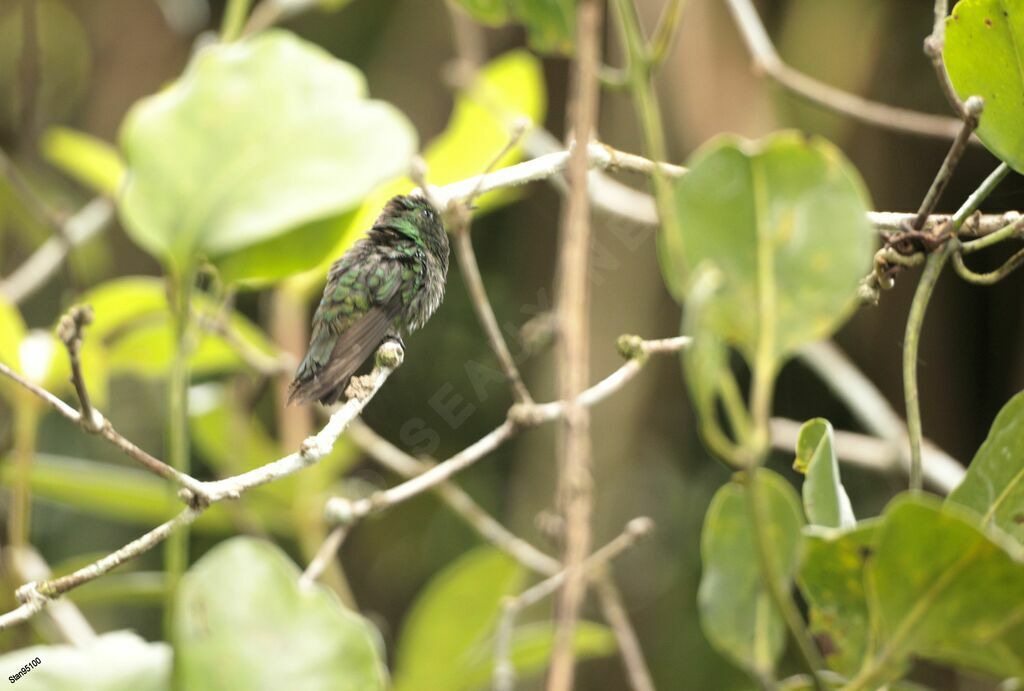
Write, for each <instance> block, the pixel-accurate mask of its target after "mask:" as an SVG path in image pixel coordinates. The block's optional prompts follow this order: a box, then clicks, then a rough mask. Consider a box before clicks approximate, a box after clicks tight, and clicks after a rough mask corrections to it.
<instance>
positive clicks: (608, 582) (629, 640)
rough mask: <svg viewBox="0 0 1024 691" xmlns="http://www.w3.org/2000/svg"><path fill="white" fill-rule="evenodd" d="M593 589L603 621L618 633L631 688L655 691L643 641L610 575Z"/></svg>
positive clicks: (599, 578) (598, 578) (596, 583)
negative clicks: (642, 646) (638, 635)
mask: <svg viewBox="0 0 1024 691" xmlns="http://www.w3.org/2000/svg"><path fill="white" fill-rule="evenodd" d="M594 586H595V590H596V592H597V598H598V601H599V602H600V603H601V611H602V613H603V614H604V619H605V621H607V622H608V626H610V627H611V628H612V631H613V632H615V640H616V641H618V643H619V654H620V655H621V656H622V661H623V663H625V665H626V676H627V677H628V678H629V684H630V687H631V688H632V689H633V691H654V680H653V679H651V672H650V670H649V669H648V668H647V661H646V660H645V659H644V651H643V648H641V647H640V641H639V639H637V636H636V631H635V630H634V629H633V624H632V622H630V620H629V614H627V612H626V606H625V605H624V604H623V602H622V594H621V593H619V589H618V588H616V587H615V582H614V581H613V580H612V577H611V574H609V573H603V574H601V575H599V576H598V577H597V578H595V579H594Z"/></svg>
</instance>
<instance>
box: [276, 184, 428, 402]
mask: <svg viewBox="0 0 1024 691" xmlns="http://www.w3.org/2000/svg"><path fill="white" fill-rule="evenodd" d="M447 276H448V234H447V233H446V232H445V228H444V222H443V221H442V220H441V214H440V213H439V212H438V210H437V209H436V208H434V206H433V204H431V203H430V201H428V200H427V199H426V198H424V197H422V196H419V195H400V196H397V197H393V198H392V199H391V200H390V201H389V202H388V203H387V205H385V207H384V210H383V211H382V212H381V214H380V216H378V217H377V220H376V221H375V222H374V224H373V226H372V227H371V228H370V230H369V231H368V233H367V235H366V237H364V238H362V239H361V240H359V241H357V242H356V243H355V244H354V245H352V247H351V248H350V249H349V250H348V251H347V252H345V254H343V255H342V256H341V258H340V259H338V260H337V261H336V262H334V264H333V265H332V266H331V269H330V271H329V272H328V274H327V285H326V286H325V287H324V294H323V298H321V300H320V304H319V305H318V306H317V308H316V313H315V314H314V315H313V327H312V334H311V336H310V341H309V349H308V351H307V353H306V357H305V358H303V360H302V363H301V364H300V365H299V368H298V370H297V371H296V372H295V379H294V381H292V383H291V387H290V388H289V391H288V402H289V403H291V402H293V401H297V402H300V403H302V402H310V401H316V400H318V401H320V402H321V403H323V404H324V405H330V404H332V403H336V402H337V401H338V400H339V399H341V398H343V397H344V395H345V388H346V387H347V386H348V381H349V379H350V378H351V377H352V375H353V374H355V372H356V370H358V369H359V368H360V366H362V364H363V362H365V361H366V359H367V358H368V357H369V356H370V355H371V354H372V353H373V352H375V351H376V350H377V347H378V346H379V345H380V344H381V343H383V342H384V341H386V340H389V339H390V340H396V341H398V342H399V343H402V332H403V331H404V332H406V333H411V332H413V331H415V330H417V329H419V328H420V327H422V326H423V325H424V324H426V322H427V320H428V319H430V316H431V315H432V314H433V313H434V311H435V310H436V309H437V308H438V306H439V305H440V304H441V300H442V299H444V286H445V280H446V278H447Z"/></svg>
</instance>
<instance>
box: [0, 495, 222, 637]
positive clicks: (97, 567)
mask: <svg viewBox="0 0 1024 691" xmlns="http://www.w3.org/2000/svg"><path fill="white" fill-rule="evenodd" d="M201 513H202V509H197V508H193V507H188V508H186V509H185V510H183V511H182V512H181V513H179V514H178V515H177V516H175V517H174V518H172V519H171V520H169V521H167V522H166V523H163V524H161V525H159V526H157V527H156V528H154V529H153V530H151V531H149V532H148V533H146V534H145V535H143V536H142V537H140V538H138V539H137V540H133V541H132V542H129V543H128V544H127V545H125V546H124V547H122V548H121V549H119V550H117V551H116V552H112V553H110V554H108V555H107V556H105V557H103V558H102V559H99V560H97V561H95V562H93V563H92V564H89V565H88V566H84V567H82V568H80V569H78V570H77V571H75V572H73V573H70V574H68V575H67V576H61V577H60V578H53V579H50V580H46V581H32V582H30V583H26V584H25V585H23V586H21V587H20V588H18V590H17V593H16V594H17V597H18V600H19V601H20V602H21V603H22V604H21V606H19V607H18V608H17V609H14V610H11V611H10V612H7V613H6V614H3V615H0V631H3V630H4V629H6V628H8V627H10V626H13V625H15V624H20V623H22V622H26V621H28V620H29V619H31V618H32V617H33V616H34V615H36V614H37V613H39V612H40V611H42V609H43V608H44V607H45V606H46V605H47V604H48V603H49V602H50V601H51V600H54V599H56V598H58V597H60V596H61V595H63V594H64V593H66V592H68V591H69V590H71V589H73V588H76V587H78V586H80V585H82V584H83V583H87V582H89V581H91V580H93V579H96V578H99V577H100V576H102V575H103V574H105V573H107V572H109V571H111V570H112V569H114V568H116V567H118V566H120V565H121V564H123V563H124V562H126V561H128V560H130V559H134V558H135V557H137V556H139V555H140V554H143V553H144V552H148V551H149V550H151V549H153V548H154V547H156V546H157V545H159V544H160V543H161V542H163V541H164V540H165V539H167V536H168V535H170V534H171V533H172V532H174V531H175V530H177V529H178V528H180V527H182V526H185V525H188V524H190V523H192V522H193V521H194V520H196V518H198V517H199V515H200V514H201Z"/></svg>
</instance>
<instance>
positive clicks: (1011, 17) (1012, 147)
mask: <svg viewBox="0 0 1024 691" xmlns="http://www.w3.org/2000/svg"><path fill="white" fill-rule="evenodd" d="M1021 46H1024V2H1021V0H961V2H958V3H957V4H956V6H955V7H954V8H953V14H952V15H951V16H950V17H949V18H948V19H947V20H946V43H945V48H944V50H943V58H944V61H945V64H946V71H947V72H948V73H949V79H950V81H951V82H952V83H953V88H955V89H956V92H957V94H959V95H960V97H961V98H964V99H966V98H969V97H970V96H981V97H982V98H984V99H985V111H984V112H983V113H982V116H981V122H980V124H979V125H978V130H977V134H978V137H979V138H980V139H981V141H983V142H984V143H985V146H987V147H988V148H989V150H991V151H992V153H994V154H995V155H996V156H998V157H999V158H1001V159H1003V160H1004V161H1006V162H1007V163H1009V164H1010V165H1011V166H1012V167H1013V168H1014V169H1015V170H1017V171H1018V172H1020V171H1024V123H1022V122H1021V118H1020V112H1021V103H1022V102H1024V71H1022V66H1024V55H1022V53H1021Z"/></svg>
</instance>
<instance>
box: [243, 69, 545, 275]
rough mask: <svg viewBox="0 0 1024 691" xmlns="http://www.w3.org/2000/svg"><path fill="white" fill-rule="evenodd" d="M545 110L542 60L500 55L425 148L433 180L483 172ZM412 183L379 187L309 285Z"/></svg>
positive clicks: (503, 199)
mask: <svg viewBox="0 0 1024 691" xmlns="http://www.w3.org/2000/svg"><path fill="white" fill-rule="evenodd" d="M546 110H547V92H546V91H545V89H544V71H543V67H542V65H541V63H540V60H538V59H537V58H536V57H535V56H533V55H531V54H530V53H529V52H527V51H525V50H513V51H509V52H508V53H505V54H504V55H501V56H499V57H497V58H495V59H494V60H492V61H491V62H489V63H488V64H487V65H485V66H484V67H483V68H482V69H481V70H480V72H479V73H478V74H477V77H476V80H475V81H474V83H473V84H472V86H470V88H468V89H466V90H464V91H460V92H459V93H458V94H457V95H456V97H455V104H454V106H453V108H452V114H451V117H450V118H449V120H448V125H447V127H445V129H444V131H443V132H442V133H441V134H440V135H438V136H437V137H436V138H434V139H433V140H431V142H430V143H429V144H428V145H427V147H426V149H425V151H424V152H423V158H424V160H425V161H426V164H427V169H428V171H429V174H430V182H431V184H434V185H446V184H448V183H452V182H456V181H459V180H464V179H466V178H468V177H471V176H473V175H479V174H480V173H482V172H484V170H485V169H486V168H487V166H489V165H491V164H492V163H494V161H495V158H496V157H497V156H498V155H499V154H501V153H502V151H504V150H505V148H506V147H507V146H508V138H509V127H510V124H511V123H512V122H514V121H515V120H517V119H526V120H527V121H529V122H531V123H541V122H544V116H545V113H546ZM521 157H522V148H521V147H513V148H512V149H511V150H509V151H505V154H504V155H503V156H502V157H501V158H500V159H499V160H498V162H497V165H498V166H499V167H500V166H506V165H510V164H512V163H515V162H516V161H518V160H519V159H520V158H521ZM413 187H414V184H413V182H412V181H411V180H409V179H408V178H406V177H401V178H398V179H395V180H391V181H389V182H387V183H386V184H384V185H381V186H380V187H379V188H378V189H376V190H375V191H374V192H373V194H371V195H370V196H369V197H368V198H367V199H366V201H365V202H364V203H363V205H362V206H361V207H360V208H359V210H358V212H357V213H356V214H355V215H354V216H353V217H351V218H347V219H346V220H348V226H347V228H346V230H345V232H344V234H343V235H342V239H341V241H340V242H339V243H338V244H337V245H336V246H335V247H334V249H333V250H332V251H330V252H327V253H326V254H325V255H323V256H321V257H319V259H320V262H321V263H320V265H319V266H318V267H317V268H316V269H315V270H314V271H311V272H309V274H308V275H307V277H306V279H307V280H305V281H304V283H305V284H306V285H305V287H306V288H308V289H310V290H312V289H314V288H315V289H316V290H319V289H320V288H321V287H322V286H323V277H324V275H325V274H326V273H327V270H328V268H329V267H330V265H331V263H332V262H333V261H334V260H335V259H336V258H337V257H339V256H340V255H341V254H342V252H344V251H345V250H346V249H348V247H349V245H351V244H352V243H353V242H355V240H356V239H357V238H358V237H359V236H360V235H361V234H362V233H364V232H365V231H366V230H367V229H368V228H369V227H370V226H371V225H372V224H373V221H374V219H375V218H376V217H377V215H378V214H379V213H380V210H381V209H382V208H383V206H384V204H385V203H386V202H387V200H388V199H390V198H391V197H393V196H394V195H396V194H406V193H408V192H410V191H412V189H413ZM516 194H517V192H516V191H514V190H509V189H505V190H498V191H495V192H490V193H488V194H484V195H482V196H481V197H480V198H478V199H477V200H476V201H475V202H474V204H475V205H476V207H477V209H478V211H477V213H484V212H487V211H490V210H492V209H494V208H496V207H498V206H501V205H503V204H507V203H508V202H509V201H510V200H512V199H515V198H516ZM225 263H226V264H227V262H225ZM225 268H226V269H228V267H227V266H226V267H225Z"/></svg>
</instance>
